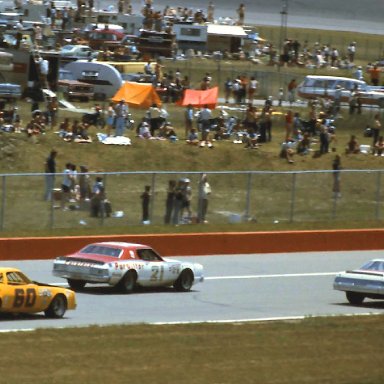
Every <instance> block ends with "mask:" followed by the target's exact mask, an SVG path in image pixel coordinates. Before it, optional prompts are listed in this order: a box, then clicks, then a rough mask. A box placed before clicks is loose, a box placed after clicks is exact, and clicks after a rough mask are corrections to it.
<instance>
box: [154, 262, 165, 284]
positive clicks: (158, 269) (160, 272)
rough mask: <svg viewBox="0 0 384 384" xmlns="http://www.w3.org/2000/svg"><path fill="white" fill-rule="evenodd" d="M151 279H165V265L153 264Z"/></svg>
mask: <svg viewBox="0 0 384 384" xmlns="http://www.w3.org/2000/svg"><path fill="white" fill-rule="evenodd" d="M151 271H152V272H151V281H157V280H160V281H161V280H163V276H164V266H163V265H161V266H158V265H153V266H152V268H151Z"/></svg>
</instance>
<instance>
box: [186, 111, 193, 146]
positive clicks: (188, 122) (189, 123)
mask: <svg viewBox="0 0 384 384" xmlns="http://www.w3.org/2000/svg"><path fill="white" fill-rule="evenodd" d="M193 115H194V111H193V107H192V105H191V104H188V106H187V108H186V110H185V139H186V140H187V139H188V136H189V133H190V132H191V129H192V128H193Z"/></svg>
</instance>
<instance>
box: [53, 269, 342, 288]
mask: <svg viewBox="0 0 384 384" xmlns="http://www.w3.org/2000/svg"><path fill="white" fill-rule="evenodd" d="M337 273H339V272H314V273H282V274H276V275H239V276H207V277H204V280H246V279H271V278H277V277H309V276H335V275H336V274H337ZM49 284H50V285H58V286H63V287H67V286H68V283H49Z"/></svg>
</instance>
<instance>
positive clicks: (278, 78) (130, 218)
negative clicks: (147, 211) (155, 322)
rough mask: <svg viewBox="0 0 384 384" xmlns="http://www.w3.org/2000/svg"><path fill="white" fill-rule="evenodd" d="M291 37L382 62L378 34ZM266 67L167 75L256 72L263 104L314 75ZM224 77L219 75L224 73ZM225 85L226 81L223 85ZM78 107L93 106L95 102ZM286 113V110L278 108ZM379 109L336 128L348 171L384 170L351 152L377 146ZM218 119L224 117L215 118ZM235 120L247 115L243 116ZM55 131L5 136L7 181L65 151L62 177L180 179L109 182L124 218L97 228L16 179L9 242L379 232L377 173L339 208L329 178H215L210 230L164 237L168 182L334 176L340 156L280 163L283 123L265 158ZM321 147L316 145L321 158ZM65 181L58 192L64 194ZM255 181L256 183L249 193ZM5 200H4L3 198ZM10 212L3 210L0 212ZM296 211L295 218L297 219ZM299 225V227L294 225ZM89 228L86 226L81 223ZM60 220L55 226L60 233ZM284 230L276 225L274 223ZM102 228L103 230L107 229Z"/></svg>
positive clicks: (205, 68) (226, 145)
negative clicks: (79, 168)
mask: <svg viewBox="0 0 384 384" xmlns="http://www.w3.org/2000/svg"><path fill="white" fill-rule="evenodd" d="M259 32H260V34H261V36H263V37H266V38H268V39H269V40H270V41H272V42H273V43H274V45H275V46H278V42H279V34H278V33H279V29H278V28H272V27H260V28H259ZM288 32H289V33H288V34H289V37H291V38H297V39H299V40H300V41H302V42H303V41H304V40H308V44H309V45H310V46H311V45H313V44H314V43H315V42H316V41H318V42H319V43H325V42H329V43H330V44H332V45H335V46H337V47H338V48H339V49H341V47H344V46H345V47H346V45H347V42H349V40H350V39H351V38H352V36H353V40H354V41H356V42H357V46H358V53H357V58H356V62H357V63H361V64H362V63H363V60H364V61H365V60H374V59H375V58H377V57H378V56H379V53H380V52H381V51H382V41H381V40H380V37H378V36H376V35H363V34H355V33H354V34H353V35H350V34H348V33H342V32H329V31H316V30H302V29H291V28H289V30H288ZM263 60H264V59H262V63H261V64H259V65H255V64H252V63H250V62H242V61H227V60H223V61H222V62H221V63H220V68H219V64H218V63H217V62H215V61H213V60H209V59H195V60H192V61H184V62H172V61H166V62H165V63H164V65H165V66H166V68H165V71H168V70H175V69H176V68H177V67H179V68H180V70H181V72H182V74H189V75H190V77H191V80H192V85H193V86H198V84H199V83H200V79H201V78H202V76H203V74H204V73H205V72H211V73H212V74H213V82H214V83H215V82H219V83H220V84H221V83H223V81H224V79H225V78H226V77H227V76H230V77H232V78H233V77H234V76H235V75H237V74H239V73H241V74H247V75H248V76H250V75H252V74H254V73H255V71H256V72H257V75H258V78H260V79H261V82H260V84H261V90H260V93H259V95H258V96H259V97H260V98H263V97H265V96H266V95H268V94H272V95H275V94H276V93H277V89H278V87H279V86H280V85H281V84H282V83H286V82H287V80H288V79H290V78H291V77H292V76H295V77H296V78H297V79H298V80H300V79H301V78H303V77H304V76H305V75H306V74H308V73H310V72H311V71H309V70H307V69H305V68H293V67H289V68H280V70H278V69H277V68H275V67H269V66H267V65H265V64H264V63H263ZM218 69H220V72H219V71H218ZM318 73H332V74H340V75H350V73H348V72H347V71H342V70H340V71H336V72H335V71H334V70H332V71H330V70H327V69H325V70H321V72H319V71H318ZM219 79H221V81H219ZM78 106H80V107H82V108H84V107H92V103H91V104H89V105H86V104H84V103H79V104H78ZM275 108H276V109H277V110H278V111H279V112H281V113H284V112H285V109H283V108H280V109H279V108H277V107H275ZM167 109H168V111H169V112H170V116H171V117H170V120H171V121H172V123H173V125H174V126H175V128H176V131H177V133H178V135H179V137H180V139H182V138H183V137H184V123H183V122H184V109H183V108H180V107H176V106H174V105H171V104H168V105H167ZM19 110H20V113H21V116H22V120H23V124H24V125H25V124H26V123H27V122H28V120H29V116H30V112H29V111H30V105H29V104H26V103H24V102H20V103H19ZM299 111H300V113H301V114H302V116H303V118H306V117H307V114H308V109H307V108H306V107H304V108H300V109H299ZM375 112H376V111H375V110H372V109H368V110H364V112H363V114H362V115H361V116H354V117H350V116H349V115H348V114H347V113H345V112H343V116H342V119H340V120H338V121H337V135H336V137H337V142H336V145H335V150H336V153H340V154H341V156H342V167H343V169H345V170H349V169H358V170H364V169H370V170H377V171H380V170H381V169H382V168H383V163H382V159H381V158H377V157H373V156H369V155H357V156H346V155H344V147H345V144H346V142H347V140H348V138H349V136H350V135H351V134H355V135H356V136H357V138H358V139H359V141H360V143H361V144H371V139H370V138H365V137H363V130H364V128H365V127H366V125H368V124H371V122H372V119H373V114H374V113H375ZM132 113H133V115H134V118H135V119H136V121H139V120H140V119H141V117H142V116H143V114H144V111H143V110H132ZM216 113H218V111H216ZM231 113H233V114H235V115H237V116H240V117H241V116H242V112H240V111H232V112H231ZM66 116H68V117H70V118H79V117H80V115H79V114H75V115H74V114H73V113H70V112H68V111H64V110H61V111H60V114H59V121H61V120H62V119H63V118H64V117H66ZM54 131H55V129H53V130H48V131H47V133H46V135H42V136H40V137H38V139H37V141H36V142H35V141H32V140H30V139H28V138H27V137H26V136H25V135H23V134H7V133H2V134H0V144H1V147H2V148H3V149H4V148H6V149H7V150H6V151H1V152H0V157H1V161H0V173H2V174H6V173H36V172H43V170H44V161H45V158H46V157H47V155H48V153H49V151H50V150H51V149H52V148H55V149H57V151H58V158H57V163H58V171H59V172H60V171H62V170H64V164H65V163H66V162H68V161H69V162H73V163H75V164H77V165H81V164H85V165H87V166H88V167H89V169H90V170H91V172H125V171H130V172H140V171H150V172H156V171H168V172H176V173H175V174H164V175H160V176H159V175H157V176H156V178H153V176H152V175H151V174H147V175H143V174H135V175H122V176H112V175H108V176H107V193H108V197H109V199H110V200H111V202H112V205H113V210H122V211H124V212H125V216H124V218H123V219H112V220H105V221H104V222H103V223H101V222H100V221H98V220H94V219H90V218H89V217H88V215H87V212H85V211H80V212H79V211H75V212H61V211H58V210H53V211H51V209H50V206H49V204H47V203H46V202H43V201H42V195H43V189H44V179H43V177H42V176H41V177H35V178H32V177H14V178H12V179H11V178H7V179H6V182H5V179H4V178H2V181H1V183H2V184H1V189H0V197H1V199H2V200H1V202H2V203H3V202H4V203H5V205H4V210H3V211H1V216H0V217H2V219H3V223H4V224H3V228H2V229H3V230H2V235H4V236H17V235H24V234H30V235H34V234H36V235H39V236H44V235H57V234H58V233H60V234H63V230H64V232H65V233H68V234H72V233H75V234H77V233H79V234H80V233H99V232H104V233H120V232H121V231H127V230H128V231H129V232H133V233H146V232H148V231H160V232H178V231H183V232H184V231H207V230H208V231H215V230H223V231H233V230H280V229H301V228H304V229H317V228H319V227H320V228H343V227H356V226H357V227H374V226H381V220H382V217H381V216H382V215H381V210H382V206H381V200H382V192H381V191H382V190H383V187H384V186H382V185H381V184H382V180H381V179H380V176H379V175H378V174H377V173H371V174H369V173H364V174H363V173H359V174H357V173H345V174H343V178H342V189H343V199H342V200H340V201H338V202H337V206H334V201H333V200H332V199H331V189H332V177H331V175H330V174H323V175H320V174H307V175H300V176H297V180H295V181H294V180H293V176H292V175H273V176H272V175H254V176H252V180H251V181H249V179H248V176H247V175H244V174H239V175H236V176H235V175H230V176H224V175H210V183H211V185H212V189H213V194H212V198H211V201H210V209H209V210H210V212H209V221H210V225H209V226H198V225H194V226H182V227H180V228H174V227H172V228H166V227H164V226H162V225H161V224H162V217H163V213H164V212H163V210H164V200H165V195H166V185H167V182H168V180H169V179H170V178H178V177H181V176H184V172H188V171H195V172H199V173H201V172H217V171H278V172H280V171H303V170H305V171H318V170H330V169H331V163H332V159H333V154H327V155H324V156H321V157H312V156H305V157H301V156H296V161H295V163H294V164H288V163H287V162H286V161H285V160H283V159H281V158H279V156H278V154H279V151H280V143H281V142H282V141H283V139H284V124H283V119H282V117H281V116H279V115H277V116H275V118H274V123H273V140H272V142H271V143H268V144H264V145H263V146H262V147H260V148H259V149H258V150H245V149H244V148H243V146H242V145H235V144H233V143H232V142H229V141H221V142H216V143H215V148H214V149H212V150H208V149H206V148H204V149H201V148H197V147H190V146H188V145H186V144H185V142H184V141H183V140H179V141H178V142H176V143H170V142H162V141H144V140H140V139H138V138H136V137H135V134H134V132H133V131H130V132H128V136H129V137H130V138H131V139H132V142H133V145H132V146H131V147H118V146H104V145H102V144H100V143H98V142H97V140H96V129H95V128H92V129H91V132H90V133H91V136H92V138H93V140H94V142H93V143H92V144H75V143H67V142H64V141H62V140H61V139H60V138H59V137H58V136H57V134H56V133H55V132H54ZM318 148H319V144H318V143H315V144H314V145H313V150H314V151H316V150H317V149H318ZM198 177H199V175H198V174H196V175H194V176H191V179H192V186H193V188H194V191H195V194H194V200H193V208H194V210H195V211H196V207H197V201H196V196H197V193H196V190H197V182H198ZM60 181H61V180H60V176H58V178H57V182H56V187H59V186H60ZM249 182H250V184H249ZM293 182H295V183H296V186H297V193H296V195H295V206H294V207H293V206H292V205H291V190H292V183H293ZM152 183H155V184H154V186H155V193H154V195H153V204H154V210H153V220H152V222H153V225H152V226H150V227H143V226H141V225H139V224H140V210H141V208H140V198H139V196H140V193H141V192H142V190H143V188H144V185H145V184H152ZM248 185H250V186H251V190H252V192H251V195H250V200H249V212H248V213H249V216H250V217H251V219H252V220H251V221H250V222H248V223H243V224H239V225H233V224H229V223H228V221H229V220H228V215H229V214H231V213H235V214H243V213H244V211H245V210H246V198H247V192H246V190H247V186H248ZM3 190H5V191H6V199H5V200H3V196H2V191H3ZM1 207H3V205H1ZM292 210H293V211H292ZM292 218H293V220H292ZM84 219H86V221H87V226H86V227H84V226H82V225H80V224H79V222H80V221H81V220H84ZM52 220H53V222H54V224H53V225H52ZM276 221H278V222H279V223H278V224H274V223H275V222H276ZM101 224H103V226H101Z"/></svg>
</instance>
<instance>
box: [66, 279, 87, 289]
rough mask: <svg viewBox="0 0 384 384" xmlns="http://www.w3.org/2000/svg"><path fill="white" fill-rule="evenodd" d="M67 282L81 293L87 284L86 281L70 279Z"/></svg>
mask: <svg viewBox="0 0 384 384" xmlns="http://www.w3.org/2000/svg"><path fill="white" fill-rule="evenodd" d="M67 281H68V285H69V286H70V287H71V289H73V290H74V291H81V290H82V289H83V288H84V287H85V284H86V282H85V281H84V280H74V279H68V280H67Z"/></svg>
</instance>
